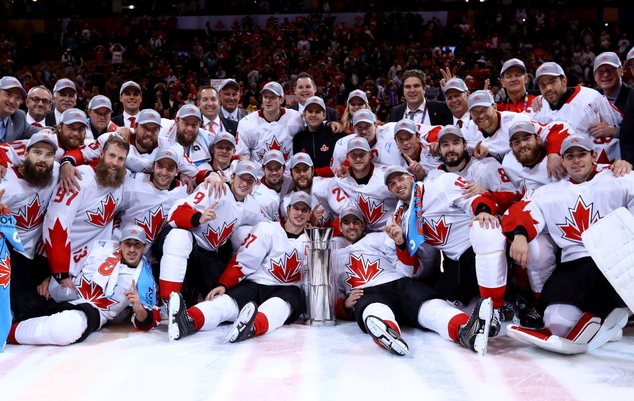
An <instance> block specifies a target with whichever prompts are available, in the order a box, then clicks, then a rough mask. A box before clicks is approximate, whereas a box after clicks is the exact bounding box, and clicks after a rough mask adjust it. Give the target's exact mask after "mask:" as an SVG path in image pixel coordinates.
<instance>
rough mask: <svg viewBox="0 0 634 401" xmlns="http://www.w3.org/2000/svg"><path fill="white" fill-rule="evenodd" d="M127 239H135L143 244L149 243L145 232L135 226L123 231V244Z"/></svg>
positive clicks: (125, 228) (126, 227) (127, 227)
mask: <svg viewBox="0 0 634 401" xmlns="http://www.w3.org/2000/svg"><path fill="white" fill-rule="evenodd" d="M127 239H135V240H137V241H139V242H140V243H142V244H146V243H147V238H146V236H145V230H144V229H142V228H141V227H139V226H137V225H134V224H132V225H129V226H125V227H124V228H123V230H121V242H123V241H125V240H127Z"/></svg>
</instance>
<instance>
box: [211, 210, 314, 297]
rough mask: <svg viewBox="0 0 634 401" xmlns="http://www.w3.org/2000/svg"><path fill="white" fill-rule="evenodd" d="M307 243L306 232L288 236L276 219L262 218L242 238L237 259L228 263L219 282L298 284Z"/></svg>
mask: <svg viewBox="0 0 634 401" xmlns="http://www.w3.org/2000/svg"><path fill="white" fill-rule="evenodd" d="M307 246H308V237H306V234H301V235H300V236H298V237H297V238H291V237H289V235H288V234H287V233H286V230H284V227H282V225H281V224H280V223H279V222H275V221H265V222H261V223H259V224H258V225H256V226H255V227H254V228H253V230H252V231H251V233H250V234H249V236H248V237H247V238H246V239H245V240H244V242H243V244H242V246H241V247H240V249H239V250H238V254H237V255H236V263H235V264H230V265H229V266H227V268H226V269H225V271H224V272H223V273H222V275H221V276H220V279H218V283H219V284H222V285H224V286H226V287H227V288H231V287H233V286H235V285H236V284H238V283H239V282H240V281H242V280H249V281H252V282H254V283H257V284H262V285H284V286H289V285H295V286H299V285H300V284H301V278H302V266H303V264H304V260H305V258H306V254H307Z"/></svg>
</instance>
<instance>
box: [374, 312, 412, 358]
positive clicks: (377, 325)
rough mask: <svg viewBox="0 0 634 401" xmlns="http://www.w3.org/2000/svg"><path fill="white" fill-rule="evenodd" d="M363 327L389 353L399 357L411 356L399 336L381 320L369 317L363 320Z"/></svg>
mask: <svg viewBox="0 0 634 401" xmlns="http://www.w3.org/2000/svg"><path fill="white" fill-rule="evenodd" d="M365 327H366V329H367V330H368V333H370V335H371V336H372V338H373V339H374V341H375V342H376V343H378V344H380V345H382V346H383V347H384V348H385V349H387V350H388V351H390V352H391V353H393V354H396V355H401V356H403V355H409V356H411V355H412V354H411V353H410V352H409V347H408V346H407V343H406V342H405V341H403V339H402V338H401V335H400V334H399V333H398V332H397V331H396V330H394V329H393V328H392V327H390V326H389V325H388V324H387V323H385V321H384V320H383V319H380V318H378V317H376V316H372V315H370V316H368V317H366V318H365Z"/></svg>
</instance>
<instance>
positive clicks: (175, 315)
mask: <svg viewBox="0 0 634 401" xmlns="http://www.w3.org/2000/svg"><path fill="white" fill-rule="evenodd" d="M167 310H168V312H167V314H168V316H167V334H168V336H169V339H170V341H175V340H180V339H181V338H183V337H187V336H189V335H191V334H194V331H195V325H194V320H193V319H192V318H191V317H190V316H189V315H188V314H187V307H186V306H185V300H184V299H183V296H182V295H181V294H180V293H178V292H172V293H171V294H170V299H169V302H168V306H167Z"/></svg>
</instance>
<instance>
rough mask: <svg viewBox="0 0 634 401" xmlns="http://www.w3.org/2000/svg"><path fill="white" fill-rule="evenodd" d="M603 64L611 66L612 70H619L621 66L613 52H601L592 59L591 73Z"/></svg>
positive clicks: (619, 60)
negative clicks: (592, 67)
mask: <svg viewBox="0 0 634 401" xmlns="http://www.w3.org/2000/svg"><path fill="white" fill-rule="evenodd" d="M604 64H607V65H611V66H612V67H614V68H619V67H620V66H621V59H619V56H617V55H616V53H614V52H603V53H601V54H599V55H598V56H597V57H596V58H595V59H594V69H593V71H596V70H597V68H599V67H601V66H602V65H604Z"/></svg>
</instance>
